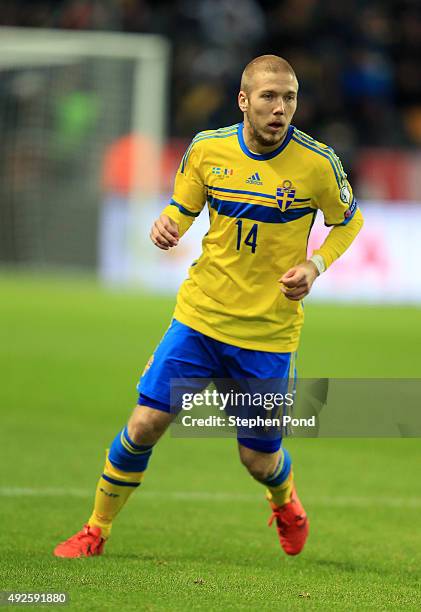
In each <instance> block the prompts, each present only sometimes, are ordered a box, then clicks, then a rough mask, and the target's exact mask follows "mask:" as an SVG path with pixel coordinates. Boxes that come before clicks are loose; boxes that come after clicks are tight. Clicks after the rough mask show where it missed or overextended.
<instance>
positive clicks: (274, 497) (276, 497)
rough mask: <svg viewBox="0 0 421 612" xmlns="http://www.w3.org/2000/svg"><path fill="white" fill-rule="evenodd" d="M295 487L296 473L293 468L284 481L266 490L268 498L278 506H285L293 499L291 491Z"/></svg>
mask: <svg viewBox="0 0 421 612" xmlns="http://www.w3.org/2000/svg"><path fill="white" fill-rule="evenodd" d="M293 487H294V474H293V472H292V469H291V471H290V473H289V475H288V477H287V478H286V480H284V482H283V483H281V484H280V485H278V486H276V487H268V488H267V491H266V497H267V499H268V500H269V501H270V502H271V503H272V504H275V505H276V506H283V505H284V504H287V503H288V502H289V501H291V493H292V489H293Z"/></svg>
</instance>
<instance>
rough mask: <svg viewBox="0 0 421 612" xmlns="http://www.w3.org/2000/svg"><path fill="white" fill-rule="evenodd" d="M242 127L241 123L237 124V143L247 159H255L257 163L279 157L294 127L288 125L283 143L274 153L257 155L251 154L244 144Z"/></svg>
mask: <svg viewBox="0 0 421 612" xmlns="http://www.w3.org/2000/svg"><path fill="white" fill-rule="evenodd" d="M243 127H244V123H243V122H241V123H239V124H238V130H237V137H238V142H239V144H240V147H241V149H242V151H243V153H245V154H246V155H247V156H248V157H251V159H256V160H257V161H265V160H266V159H273V158H274V157H276V156H277V155H279V153H280V152H281V151H283V150H284V149H285V147H286V146H287V144H288V143H289V141H290V140H291V136H292V133H293V131H294V127H293V126H292V125H289V126H288V130H287V133H286V136H285V139H284V141H283V143H282V144H281V145H280V146H279V147H278V148H277V149H275V150H274V151H271V152H270V153H262V154H259V153H252V151H250V149H249V148H248V147H247V145H246V143H245V142H244V137H243Z"/></svg>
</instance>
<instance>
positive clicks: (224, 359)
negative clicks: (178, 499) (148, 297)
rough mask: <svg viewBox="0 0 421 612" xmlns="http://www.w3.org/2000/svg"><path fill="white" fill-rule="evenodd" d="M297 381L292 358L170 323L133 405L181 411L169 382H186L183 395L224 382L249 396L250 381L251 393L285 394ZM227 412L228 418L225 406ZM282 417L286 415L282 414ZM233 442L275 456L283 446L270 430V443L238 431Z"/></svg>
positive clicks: (167, 410) (144, 375) (291, 354)
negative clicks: (235, 440)
mask: <svg viewBox="0 0 421 612" xmlns="http://www.w3.org/2000/svg"><path fill="white" fill-rule="evenodd" d="M295 378H296V371H295V353H272V352H268V351H254V350H250V349H244V348H239V347H237V346H233V345H232V344H227V343H225V342H220V341H219V340H215V339H213V338H210V337H209V336H205V335H204V334H202V333H200V332H198V331H196V330H194V329H192V328H191V327H188V326H187V325H184V324H183V323H180V322H179V321H177V320H176V319H173V320H172V322H171V325H170V327H169V328H168V330H167V331H166V333H165V334H164V336H163V338H162V340H161V342H160V343H159V345H158V346H157V348H156V350H155V352H154V354H153V355H152V357H151V358H150V360H149V362H148V364H147V365H146V367H145V370H144V372H143V374H142V376H141V378H140V382H139V384H138V385H137V390H138V392H139V398H138V402H137V403H138V405H142V406H149V407H150V408H155V409H157V410H162V411H164V412H172V413H177V412H179V411H180V410H181V402H180V403H178V404H177V406H174V399H173V398H174V395H172V394H171V379H172V380H173V382H174V380H182V381H184V382H183V392H190V393H198V392H200V391H202V390H203V389H205V388H206V387H207V386H208V385H209V384H210V383H211V382H212V381H215V384H216V386H217V388H218V381H219V383H222V384H223V383H224V382H225V381H227V380H228V379H229V380H233V381H236V383H237V384H241V385H242V389H241V390H242V391H250V381H251V379H252V380H253V381H254V382H255V383H256V384H257V386H256V384H254V383H252V386H253V391H254V392H255V391H256V389H258V390H259V389H260V390H261V391H264V392H267V391H271V392H272V393H282V394H284V395H285V393H286V392H287V391H288V389H289V390H291V381H292V387H294V386H295ZM221 379H223V380H221ZM238 381H240V383H238ZM241 381H243V382H244V386H243V384H242V383H241ZM259 383H260V385H259ZM287 387H288V389H287ZM218 390H219V388H218ZM248 409H249V411H250V409H251V410H256V414H257V412H259V409H257V408H256V409H254V408H253V407H250V406H249V408H248ZM226 412H228V413H230V410H229V407H228V406H227V409H226ZM281 413H282V414H285V409H282V410H281ZM248 414H249V415H250V412H248ZM259 414H261V411H260V412H259ZM282 414H281V415H282ZM266 416H268V415H267V414H266ZM237 438H238V441H239V443H240V444H242V445H243V446H246V447H247V448H251V449H253V450H257V451H260V452H265V453H274V452H276V451H278V450H279V448H280V446H281V442H282V429H280V430H278V431H276V432H274V431H273V430H272V433H271V435H270V436H269V437H268V438H261V436H253V437H247V436H245V435H244V430H243V432H241V431H239V430H238V429H237Z"/></svg>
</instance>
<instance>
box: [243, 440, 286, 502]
mask: <svg viewBox="0 0 421 612" xmlns="http://www.w3.org/2000/svg"><path fill="white" fill-rule="evenodd" d="M246 443H248V444H250V443H252V441H251V440H249V441H248V442H246ZM254 444H255V445H256V446H257V447H259V448H260V449H262V448H264V446H265V445H262V441H260V443H259V440H255V441H254ZM238 449H239V453H240V460H241V463H242V464H243V465H244V466H245V468H246V469H247V470H248V472H249V474H250V475H251V476H252V477H253V478H254V479H255V480H257V482H260V483H261V484H263V485H265V486H266V489H267V492H266V497H267V499H268V500H269V501H270V502H272V503H274V504H275V505H277V506H283V505H284V504H286V503H288V502H290V501H291V494H292V490H293V486H294V481H293V472H292V465H291V458H290V456H289V453H288V451H287V450H286V449H285V448H279V450H277V451H275V452H270V450H272V449H269V450H268V451H266V452H263V451H262V450H254V449H252V448H248V447H247V446H244V445H243V444H241V443H240V442H239V444H238Z"/></svg>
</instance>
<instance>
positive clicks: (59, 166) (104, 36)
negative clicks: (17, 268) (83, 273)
mask: <svg viewBox="0 0 421 612" xmlns="http://www.w3.org/2000/svg"><path fill="white" fill-rule="evenodd" d="M168 64H169V44H168V41H167V40H166V39H165V38H163V37H161V36H157V35H151V34H139V35H136V34H119V33H108V32H73V31H63V30H46V29H33V28H9V27H2V28H0V75H1V77H2V81H3V93H2V96H3V98H2V99H1V100H0V102H1V106H0V129H1V131H2V136H3V144H2V147H3V150H4V149H6V158H7V162H6V166H7V170H3V173H4V175H3V179H2V180H3V187H2V188H1V191H2V193H1V194H0V195H1V196H5V197H6V202H7V203H6V205H5V206H4V207H3V210H1V209H0V213H1V215H0V216H1V217H2V218H3V220H4V221H5V223H6V225H7V224H8V223H9V224H10V220H11V219H12V221H13V224H14V226H13V231H12V232H11V234H12V235H13V236H14V239H13V240H14V242H13V244H11V243H10V239H9V246H10V248H11V249H12V251H13V253H12V255H15V257H13V256H12V257H11V259H15V260H18V261H24V262H26V263H30V264H40V263H41V264H44V263H47V264H53V265H60V264H66V265H74V266H77V267H80V266H81V265H82V266H86V267H92V265H93V264H94V261H95V256H96V253H95V247H94V246H93V244H94V243H95V239H94V232H95V228H96V220H97V212H98V208H99V206H100V199H101V191H100V183H101V179H100V177H101V164H102V161H103V157H104V151H105V150H106V147H107V146H108V145H110V144H111V143H112V142H113V141H115V140H116V139H118V138H119V137H122V136H124V135H127V134H132V135H137V134H139V135H142V136H143V137H147V138H150V139H151V140H153V142H154V144H155V145H156V155H158V154H159V150H160V146H161V144H162V142H163V140H164V138H165V128H166V126H165V119H166V112H167V81H168ZM4 92H6V93H4ZM135 152H136V150H135ZM28 158H29V160H28ZM132 164H133V170H132V173H133V176H134V180H132V183H131V185H132V186H131V191H130V193H129V201H130V202H131V206H133V207H138V206H139V203H142V200H145V195H144V194H143V193H142V190H141V188H140V187H139V184H140V183H141V181H139V180H136V178H137V177H136V174H137V173H138V172H139V168H140V163H139V160H137V159H136V155H133V157H132ZM148 168H152V170H150V172H152V174H153V173H154V170H153V169H156V176H149V178H148V185H149V194H148V201H150V200H151V191H152V192H153V191H154V189H153V188H152V190H151V187H150V186H151V185H154V184H155V191H156V193H159V187H160V185H159V174H158V169H159V163H158V158H157V163H155V164H151V163H150V164H149V165H148ZM11 169H12V170H11ZM0 238H1V236H0ZM1 255H3V252H2V253H0V259H1ZM9 255H10V253H9Z"/></svg>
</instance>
